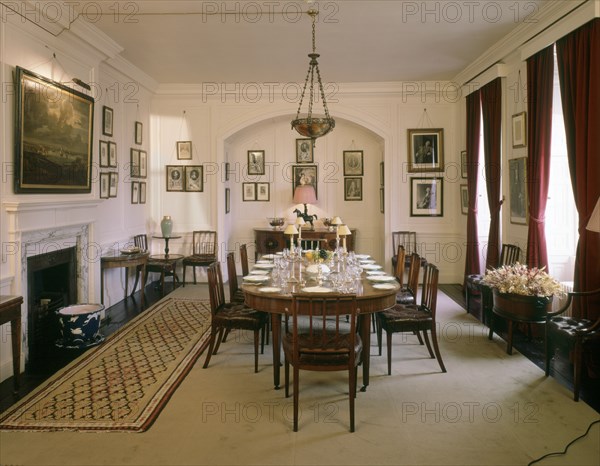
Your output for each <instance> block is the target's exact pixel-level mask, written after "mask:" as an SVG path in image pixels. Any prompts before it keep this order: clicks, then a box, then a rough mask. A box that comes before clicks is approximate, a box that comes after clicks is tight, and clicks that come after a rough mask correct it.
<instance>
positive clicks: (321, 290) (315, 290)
mask: <svg viewBox="0 0 600 466" xmlns="http://www.w3.org/2000/svg"><path fill="white" fill-rule="evenodd" d="M302 291H303V292H304V293H331V292H332V291H333V290H332V289H331V288H326V287H324V286H308V287H306V288H302Z"/></svg>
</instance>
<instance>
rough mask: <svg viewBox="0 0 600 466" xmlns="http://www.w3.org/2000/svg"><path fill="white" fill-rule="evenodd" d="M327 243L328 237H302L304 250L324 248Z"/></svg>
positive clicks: (301, 241)
mask: <svg viewBox="0 0 600 466" xmlns="http://www.w3.org/2000/svg"><path fill="white" fill-rule="evenodd" d="M326 245H327V239H325V238H310V239H301V240H300V247H301V248H302V250H303V251H314V250H315V249H317V248H319V249H324V248H325V246H326Z"/></svg>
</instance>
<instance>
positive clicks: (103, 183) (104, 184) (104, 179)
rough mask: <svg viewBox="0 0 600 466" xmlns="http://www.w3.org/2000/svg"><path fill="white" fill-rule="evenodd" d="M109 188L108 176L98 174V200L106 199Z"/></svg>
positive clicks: (106, 174) (107, 174)
mask: <svg viewBox="0 0 600 466" xmlns="http://www.w3.org/2000/svg"><path fill="white" fill-rule="evenodd" d="M109 186H110V174H109V173H100V199H108V198H109V195H108V191H109Z"/></svg>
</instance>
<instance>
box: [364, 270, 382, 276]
mask: <svg viewBox="0 0 600 466" xmlns="http://www.w3.org/2000/svg"><path fill="white" fill-rule="evenodd" d="M370 275H385V272H384V271H383V270H367V276H370Z"/></svg>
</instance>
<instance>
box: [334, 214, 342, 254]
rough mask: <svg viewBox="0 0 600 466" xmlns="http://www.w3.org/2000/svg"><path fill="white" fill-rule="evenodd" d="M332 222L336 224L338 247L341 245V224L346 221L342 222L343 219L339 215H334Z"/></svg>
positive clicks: (336, 246) (336, 245)
mask: <svg viewBox="0 0 600 466" xmlns="http://www.w3.org/2000/svg"><path fill="white" fill-rule="evenodd" d="M331 224H332V225H335V242H336V244H335V248H336V249H337V248H339V247H340V225H343V224H344V222H342V219H341V218H339V217H333V220H332V221H331Z"/></svg>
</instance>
